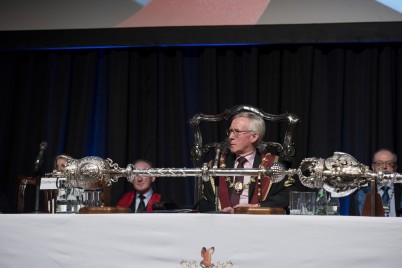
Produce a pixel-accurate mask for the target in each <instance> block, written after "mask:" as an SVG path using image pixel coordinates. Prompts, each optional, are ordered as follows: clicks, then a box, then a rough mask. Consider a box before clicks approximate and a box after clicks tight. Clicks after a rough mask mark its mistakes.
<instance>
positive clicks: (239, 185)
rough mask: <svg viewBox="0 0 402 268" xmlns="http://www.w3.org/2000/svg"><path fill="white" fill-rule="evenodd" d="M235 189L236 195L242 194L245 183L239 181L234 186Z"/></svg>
mask: <svg viewBox="0 0 402 268" xmlns="http://www.w3.org/2000/svg"><path fill="white" fill-rule="evenodd" d="M234 189H235V191H236V193H241V192H242V191H243V183H242V182H241V181H238V182H236V183H235V185H234Z"/></svg>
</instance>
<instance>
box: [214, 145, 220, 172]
mask: <svg viewBox="0 0 402 268" xmlns="http://www.w3.org/2000/svg"><path fill="white" fill-rule="evenodd" d="M220 156H221V144H218V145H216V147H215V159H214V166H213V168H218V163H219V158H220Z"/></svg>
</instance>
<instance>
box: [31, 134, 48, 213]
mask: <svg viewBox="0 0 402 268" xmlns="http://www.w3.org/2000/svg"><path fill="white" fill-rule="evenodd" d="M46 148H47V142H46V141H42V142H41V144H40V145H39V149H40V151H39V155H38V157H37V158H36V160H35V166H34V177H35V179H36V188H35V190H36V191H35V210H34V212H33V213H37V214H39V213H43V212H42V211H40V209H39V207H40V206H39V196H40V183H41V176H40V175H41V172H40V171H41V167H42V163H43V153H44V151H45V150H46Z"/></svg>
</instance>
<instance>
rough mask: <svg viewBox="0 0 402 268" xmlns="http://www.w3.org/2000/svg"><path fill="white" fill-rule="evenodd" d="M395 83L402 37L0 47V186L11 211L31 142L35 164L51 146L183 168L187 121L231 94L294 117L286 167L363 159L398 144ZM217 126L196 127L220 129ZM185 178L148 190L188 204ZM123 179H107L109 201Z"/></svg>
mask: <svg viewBox="0 0 402 268" xmlns="http://www.w3.org/2000/svg"><path fill="white" fill-rule="evenodd" d="M401 92H402V43H359V44H340V43H339V44H297V45H247V46H187V47H186V46H177V47H175V46H170V47H146V48H120V49H117V48H94V49H82V50H62V49H57V50H7V51H5V50H3V51H0V103H1V116H0V118H1V120H0V126H1V134H0V135H1V136H0V148H1V154H0V163H1V168H0V170H1V174H0V176H1V177H0V192H1V193H4V195H5V196H6V199H7V201H8V211H9V212H15V211H16V207H17V204H16V203H17V189H18V186H17V180H16V179H17V177H18V176H19V175H26V176H32V175H33V166H34V161H35V158H36V156H37V154H38V152H39V144H40V143H41V141H47V142H48V149H47V150H46V152H45V158H44V165H43V171H51V170H52V169H53V159H54V157H55V156H56V155H58V154H61V153H66V154H69V155H71V156H73V157H74V158H82V157H85V156H90V155H91V156H99V157H102V158H111V159H112V160H114V162H116V163H118V164H119V166H121V167H125V166H126V165H127V164H128V163H132V162H133V161H134V160H135V159H137V158H145V159H149V160H150V161H151V162H153V163H154V166H156V167H193V164H192V161H191V155H190V150H191V146H192V145H193V141H194V137H193V132H192V130H191V128H190V126H189V124H188V120H189V119H190V118H191V117H192V116H193V115H195V114H196V113H204V114H217V113H221V112H223V111H224V110H225V109H227V108H230V107H232V106H234V105H239V104H248V105H253V106H256V107H259V108H261V109H263V110H264V111H265V112H268V113H273V114H280V113H284V112H286V111H288V112H291V113H294V114H296V115H297V116H299V117H300V118H301V123H300V124H299V126H298V127H297V128H296V131H295V140H294V141H295V145H296V150H297V151H296V157H295V159H294V161H293V164H292V165H293V167H297V166H298V165H299V164H300V162H301V160H302V159H303V158H306V157H323V158H327V157H330V156H332V154H333V152H335V151H341V152H346V153H350V154H351V155H353V156H354V157H355V158H356V159H357V160H358V161H360V162H362V163H364V164H366V165H369V164H370V162H371V156H372V153H373V152H374V151H375V150H377V149H379V148H383V147H384V148H389V149H391V150H393V151H395V152H396V153H397V154H399V155H402V144H401V141H400V137H401V134H402V129H401V124H399V122H401V119H402V108H401V106H400V105H399V103H400V102H401V101H402V96H401ZM224 129H225V127H215V126H214V127H212V128H206V132H207V133H206V134H205V135H206V136H205V137H207V138H210V139H212V140H213V139H220V140H221V139H223V137H224ZM280 133H281V128H277V127H273V128H272V131H269V132H268V133H267V139H272V140H277V139H279V136H280ZM399 165H402V163H401V162H399ZM194 185H195V183H194V179H193V178H159V179H158V182H157V184H156V190H157V191H158V192H161V193H162V194H163V195H165V196H169V198H170V199H172V200H173V201H174V202H176V203H178V204H180V205H182V206H189V207H191V206H192V205H193V204H194ZM128 186H129V184H128V183H126V182H125V181H124V180H120V182H118V183H115V184H114V185H113V199H112V205H114V204H116V202H117V200H118V199H119V198H120V197H121V195H122V194H123V193H124V192H125V191H127V190H128V189H129V187H128ZM345 200H346V201H347V198H346V199H345ZM346 201H344V203H345V202H346ZM346 203H347V202H346ZM346 203H345V204H346ZM29 204H31V209H32V208H33V207H34V200H33V197H32V196H31V201H30V202H29ZM28 206H29V205H28ZM27 210H29V207H28V208H27ZM345 211H346V210H345Z"/></svg>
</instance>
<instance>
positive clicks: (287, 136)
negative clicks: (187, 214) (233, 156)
mask: <svg viewBox="0 0 402 268" xmlns="http://www.w3.org/2000/svg"><path fill="white" fill-rule="evenodd" d="M240 112H252V113H255V114H257V115H259V116H261V117H262V118H263V119H264V120H265V121H266V122H278V123H279V122H284V123H286V128H285V132H284V137H283V140H282V141H281V142H271V141H263V140H262V141H261V142H260V143H259V145H258V149H259V150H260V151H268V150H269V151H273V152H274V153H275V154H277V155H279V156H280V157H281V158H282V159H284V160H288V161H290V160H292V158H293V157H294V155H295V147H294V144H293V132H294V130H295V128H296V126H297V124H298V123H299V121H300V119H299V118H298V117H297V116H296V115H294V114H291V113H288V112H286V113H283V114H279V115H275V114H269V113H266V112H264V111H263V110H261V109H259V108H256V107H253V106H250V105H238V106H234V107H232V108H229V109H226V110H225V111H224V112H222V113H220V114H216V115H206V114H202V113H200V114H196V115H194V116H193V117H192V118H191V119H190V120H189V124H190V126H191V128H192V130H193V132H194V145H193V146H192V149H191V157H192V160H193V164H194V166H195V167H201V166H202V164H203V160H204V159H203V157H204V155H206V154H208V153H209V152H210V151H212V150H213V151H215V149H216V147H217V146H220V147H222V146H223V144H224V143H225V142H226V140H227V138H226V139H225V140H223V141H220V142H219V141H218V142H211V143H207V144H203V136H202V133H201V123H202V122H205V123H211V122H218V123H219V122H221V121H227V120H228V119H231V118H232V117H233V116H235V115H236V114H238V113H240ZM268 131H269V130H268ZM197 188H198V193H196V195H198V196H200V191H201V190H200V189H201V179H200V178H199V179H198V185H197Z"/></svg>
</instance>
